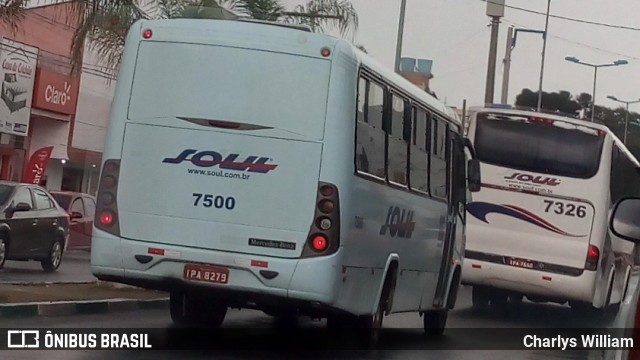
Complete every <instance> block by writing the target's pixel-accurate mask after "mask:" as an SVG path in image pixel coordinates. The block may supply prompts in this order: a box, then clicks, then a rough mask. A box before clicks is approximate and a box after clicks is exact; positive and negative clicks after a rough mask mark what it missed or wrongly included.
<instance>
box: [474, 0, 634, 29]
mask: <svg viewBox="0 0 640 360" xmlns="http://www.w3.org/2000/svg"><path fill="white" fill-rule="evenodd" d="M480 1H482V2H486V3H491V4H496V5H501V6H504V7H507V8H510V9H514V10H520V11H524V12H528V13H531V14H537V15H544V16H546V15H547V13H545V12H542V11H536V10H531V9H526V8H522V7H519V6H513V5H507V4H502V3H497V2H495V1H492V0H480ZM549 17H552V18H556V19H562V20H567V21H573V22H577V23H582V24H589V25H597V26H604V27H608V28H613V29H622V30H633V31H640V28H637V27H632V26H625V25H615V24H607V23H602V22H597V21H590V20H583V19H576V18H572V17H568V16H562V15H552V14H549Z"/></svg>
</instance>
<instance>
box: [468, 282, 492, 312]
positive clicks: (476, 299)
mask: <svg viewBox="0 0 640 360" xmlns="http://www.w3.org/2000/svg"><path fill="white" fill-rule="evenodd" d="M471 301H472V303H473V307H474V308H476V309H486V308H488V307H489V303H490V302H491V293H490V292H489V289H488V288H485V287H482V286H474V287H473V291H472V294H471Z"/></svg>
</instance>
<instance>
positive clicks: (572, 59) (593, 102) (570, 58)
mask: <svg viewBox="0 0 640 360" xmlns="http://www.w3.org/2000/svg"><path fill="white" fill-rule="evenodd" d="M564 59H565V60H567V61H570V62H573V63H576V64H580V65H586V66H590V67H592V68H594V72H593V95H592V98H591V122H593V121H594V118H595V112H596V80H597V78H598V68H601V67H608V66H619V65H626V64H628V63H629V62H628V61H627V60H616V61H614V62H613V63H609V64H598V65H596V64H589V63H586V62H582V61H580V60H579V59H577V58H575V57H573V56H567V57H565V58H564Z"/></svg>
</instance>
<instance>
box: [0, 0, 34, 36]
mask: <svg viewBox="0 0 640 360" xmlns="http://www.w3.org/2000/svg"><path fill="white" fill-rule="evenodd" d="M0 3H1V5H0V22H1V23H3V24H5V25H7V26H8V27H9V28H10V29H11V30H12V31H14V32H15V31H17V30H18V28H19V27H20V22H21V21H22V19H24V9H25V7H26V5H27V3H28V0H4V1H2V2H0Z"/></svg>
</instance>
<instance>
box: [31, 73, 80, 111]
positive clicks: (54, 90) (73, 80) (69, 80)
mask: <svg viewBox="0 0 640 360" xmlns="http://www.w3.org/2000/svg"><path fill="white" fill-rule="evenodd" d="M79 88H80V79H79V78H77V77H72V76H69V75H64V74H60V73H56V72H53V71H50V70H46V69H42V68H38V70H37V71H36V82H35V89H34V91H33V107H35V108H39V109H44V110H49V111H54V112H57V113H62V114H68V115H73V114H75V113H76V105H77V104H78V92H79Z"/></svg>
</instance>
